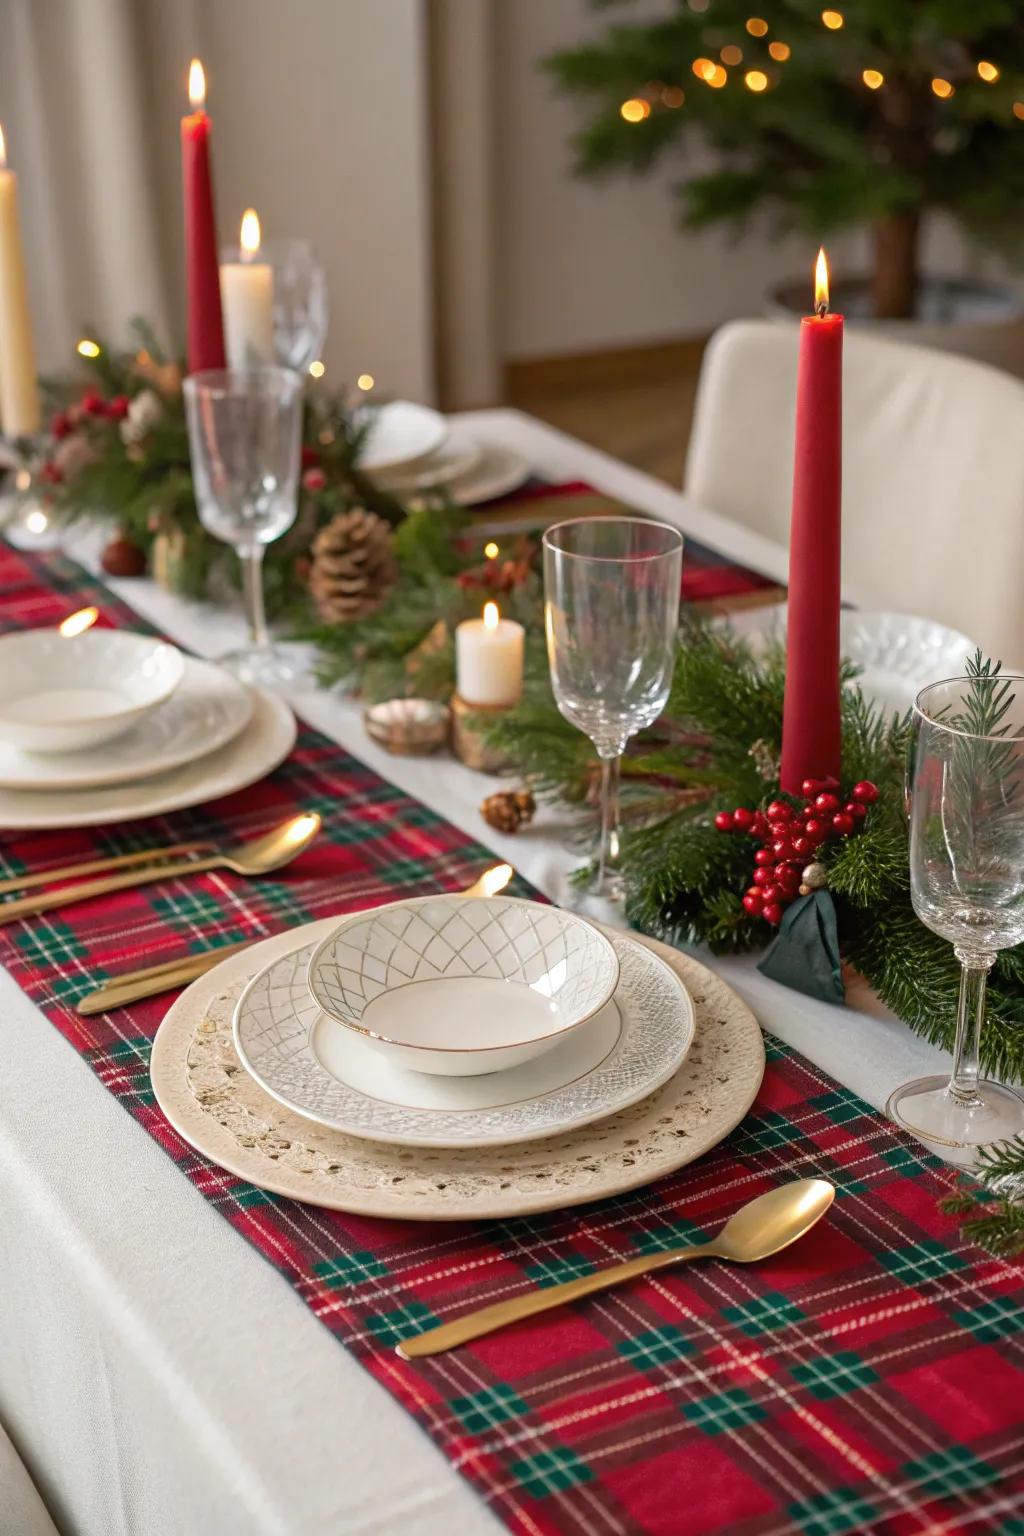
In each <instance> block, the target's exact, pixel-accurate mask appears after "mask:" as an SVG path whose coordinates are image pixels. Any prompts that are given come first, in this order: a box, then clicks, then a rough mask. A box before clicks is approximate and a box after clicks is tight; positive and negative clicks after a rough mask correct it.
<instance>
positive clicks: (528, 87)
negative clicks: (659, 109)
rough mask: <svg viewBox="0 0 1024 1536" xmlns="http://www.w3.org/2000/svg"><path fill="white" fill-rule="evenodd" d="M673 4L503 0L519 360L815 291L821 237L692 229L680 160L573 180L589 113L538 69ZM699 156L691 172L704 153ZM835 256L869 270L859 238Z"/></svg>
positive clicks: (949, 243) (945, 243)
mask: <svg viewBox="0 0 1024 1536" xmlns="http://www.w3.org/2000/svg"><path fill="white" fill-rule="evenodd" d="M667 8H668V0H638V3H636V4H634V5H631V6H628V7H622V6H619V7H615V8H613V9H611V10H607V9H605V10H601V9H598V10H597V11H595V10H594V9H593V8H592V7H591V5H589V4H588V3H587V0H498V8H497V24H498V59H499V69H498V82H499V88H498V98H497V106H498V113H499V165H500V183H499V185H500V194H499V200H498V213H499V249H500V265H499V290H500V302H499V313H500V315H501V321H502V345H503V350H504V352H505V355H506V356H507V357H509V358H513V359H514V358H524V357H543V356H548V355H556V354H558V353H562V352H577V351H587V350H589V349H600V348H602V347H608V346H615V345H628V344H629V343H633V342H637V343H642V342H649V341H663V340H667V339H673V338H677V337H685V336H699V335H705V334H707V332H708V331H710V330H712V329H713V328H714V327H715V326H716V325H719V324H720V323H721V322H722V321H724V320H727V319H730V318H733V317H736V316H741V315H751V314H757V313H758V312H759V310H760V302H761V295H762V293H763V291H764V290H765V288H766V287H768V286H769V285H770V284H772V283H774V282H775V281H777V280H778V279H780V278H784V277H790V276H793V275H797V276H799V274H800V273H801V271H806V272H807V276H808V287H810V282H811V267H812V262H813V257H814V249H813V242H812V241H811V240H806V241H804V240H800V239H797V238H795V237H790V238H788V239H787V240H785V241H784V242H781V243H776V242H774V241H773V240H771V239H770V238H769V236H768V233H767V232H766V230H765V228H764V226H760V227H758V226H757V225H752V226H751V227H750V229H749V231H748V232H747V233H746V234H745V235H744V237H743V238H742V239H741V240H739V241H734V240H732V239H731V238H730V236H729V235H728V234H727V233H726V232H724V231H721V230H715V231H703V232H701V233H700V234H696V233H693V232H692V231H682V230H681V229H680V228H679V224H678V215H677V208H676V203H675V201H674V199H673V197H672V194H671V187H672V183H673V181H674V180H675V179H677V178H678V174H679V169H678V167H679V163H678V162H677V166H676V168H675V169H673V167H672V166H671V164H669V163H667V162H666V165H665V166H664V167H659V168H658V169H657V170H656V171H655V172H654V173H652V174H651V175H649V176H648V177H646V178H643V179H641V178H637V177H635V176H632V177H631V176H628V175H621V176H614V177H612V178H609V179H607V180H601V181H596V182H595V181H580V180H577V179H576V178H575V177H573V175H572V174H571V162H572V155H571V151H570V148H569V139H570V136H571V134H572V131H573V128H574V126H575V125H576V124H577V123H578V122H579V118H578V115H577V113H578V107H577V104H576V103H574V102H572V101H570V100H569V99H567V98H566V97H565V96H562V95H560V94H558V92H557V91H556V89H555V86H554V83H553V82H552V80H551V78H550V77H549V76H548V75H547V74H546V73H545V72H544V71H542V70H541V69H540V68H539V61H540V60H541V59H542V58H543V57H544V56H545V55H546V54H548V53H551V52H553V51H554V50H555V49H558V48H565V47H571V46H572V45H573V44H575V43H578V42H580V41H582V40H583V39H584V38H586V37H588V36H595V35H597V34H599V33H601V32H602V31H604V29H605V28H606V27H607V26H608V25H609V24H610V22H611V21H613V20H615V19H617V18H620V19H621V20H623V21H629V20H632V19H641V18H643V17H644V16H645V15H649V16H657V15H664V14H665V12H666V10H667ZM681 110H682V111H684V112H685V110H686V108H685V107H683V108H682V109H681ZM687 153H688V154H690V155H691V157H692V158H691V161H690V164H691V165H692V163H693V160H694V159H700V158H702V156H701V151H699V150H690V149H688V150H687ZM929 249H930V251H931V252H932V253H933V256H934V259H935V260H936V262H937V263H938V265H940V266H941V267H942V268H943V269H945V270H947V271H963V270H964V269H965V267H966V266H967V265H969V264H970V265H971V266H973V268H974V269H977V268H978V265H979V262H978V257H977V255H976V253H965V252H964V249H963V246H962V244H961V242H960V241H959V239H958V238H957V237H956V235H955V234H953V233H951V232H950V231H949V230H948V229H946V230H943V229H941V228H940V229H938V230H936V231H935V235H934V239H933V240H932V241H931V242H930V247H929ZM829 254H830V256H831V257H832V261H833V267H834V268H835V269H836V270H839V271H842V270H843V268H844V267H845V268H846V270H848V271H849V270H853V269H855V268H861V269H863V267H864V265H865V256H866V250H865V245H864V241H863V239H862V238H861V237H858V236H847V237H844V238H842V239H832V240H830V242H829Z"/></svg>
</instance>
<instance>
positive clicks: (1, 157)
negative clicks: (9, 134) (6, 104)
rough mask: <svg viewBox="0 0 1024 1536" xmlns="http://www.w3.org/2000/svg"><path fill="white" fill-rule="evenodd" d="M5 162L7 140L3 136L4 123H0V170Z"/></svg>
mask: <svg viewBox="0 0 1024 1536" xmlns="http://www.w3.org/2000/svg"><path fill="white" fill-rule="evenodd" d="M6 164H7V140H6V139H5V138H4V125H3V123H0V171H2V170H3V168H4V166H5V165H6Z"/></svg>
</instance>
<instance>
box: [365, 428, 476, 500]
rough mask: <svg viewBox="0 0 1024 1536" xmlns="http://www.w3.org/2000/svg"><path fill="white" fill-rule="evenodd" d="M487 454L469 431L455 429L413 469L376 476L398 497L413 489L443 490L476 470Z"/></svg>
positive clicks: (392, 471) (376, 478) (406, 468)
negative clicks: (467, 432)
mask: <svg viewBox="0 0 1024 1536" xmlns="http://www.w3.org/2000/svg"><path fill="white" fill-rule="evenodd" d="M482 455H483V449H482V448H481V446H480V444H479V443H477V442H475V441H474V440H473V438H471V437H468V436H467V435H466V433H465V432H452V433H450V434H449V436H448V437H447V438H446V440H445V442H444V443H443V444H442V446H441V447H440V448H439V449H438V450H437V452H436V453H432V454H431V455H430V457H429V458H428V459H423V460H422V461H421V462H420V463H417V464H414V465H413V466H412V467H411V468H410V467H408V466H405V467H403V468H401V469H394V470H390V471H387V470H386V471H384V472H383V473H381V474H377V475H375V476H374V479H375V480H376V481H377V483H378V484H379V485H380V487H381V489H382V490H385V491H390V492H391V494H392V495H395V496H407V495H409V494H410V493H411V492H413V491H430V490H439V489H441V488H443V487H444V486H447V485H451V484H452V483H453V481H455V480H458V479H460V478H461V477H464V476H466V475H468V473H469V471H470V470H472V469H475V468H476V466H477V464H478V463H479V462H480V459H481V457H482Z"/></svg>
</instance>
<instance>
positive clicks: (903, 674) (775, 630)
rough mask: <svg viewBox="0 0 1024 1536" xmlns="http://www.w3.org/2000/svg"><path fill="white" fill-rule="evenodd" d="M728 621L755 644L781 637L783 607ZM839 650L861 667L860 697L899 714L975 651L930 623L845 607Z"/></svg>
mask: <svg viewBox="0 0 1024 1536" xmlns="http://www.w3.org/2000/svg"><path fill="white" fill-rule="evenodd" d="M726 622H728V624H729V625H730V627H731V628H733V629H735V630H737V631H738V632H739V633H741V634H745V635H747V636H748V638H751V639H754V640H757V639H758V638H759V637H764V639H769V638H774V639H784V638H785V634H786V605H785V603H780V604H779V605H778V606H777V607H775V608H771V609H763V608H762V609H751V610H750V611H749V612H747V613H745V614H744V613H737V614H731V615H730V616H729V618H728V620H727V621H726ZM839 648H840V650H841V652H842V654H843V655H844V656H845V657H846V658H847V659H848V660H849V661H852V662H853V663H854V665H855V666H856V667H858V668H859V669H860V676H859V677H858V678H857V682H858V683H859V685H860V688H861V690H862V692H863V694H864V697H865V698H866V699H867V700H868V701H869V702H870V703H873V704H877V705H879V706H880V707H881V708H882V709H885V710H899V712H900V713H901V714H902V713H904V712H905V711H906V710H908V709H909V708H910V707H911V705H912V704H913V702H914V700H915V699H916V698H917V695H918V694H919V693H920V691H921V689H922V688H926V687H927V686H928V684H929V683H935V682H939V681H941V680H942V679H943V678H946V677H962V676H963V675H964V671H965V669H966V663H967V659H968V657H970V656H973V654H974V650H975V646H974V642H973V641H972V640H969V639H968V638H967V636H966V635H961V634H960V633H959V632H958V631H957V630H955V629H948V628H947V627H946V625H945V624H938V623H936V622H935V620H934V619H921V618H917V617H916V616H915V615H913V614H909V613H874V612H871V611H870V610H868V609H860V608H844V610H843V612H842V613H841V614H840V616H839Z"/></svg>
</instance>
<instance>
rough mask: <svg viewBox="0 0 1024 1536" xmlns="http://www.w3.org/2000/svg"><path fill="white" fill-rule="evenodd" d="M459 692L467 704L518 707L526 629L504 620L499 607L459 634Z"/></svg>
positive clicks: (487, 609) (464, 625) (488, 607)
mask: <svg viewBox="0 0 1024 1536" xmlns="http://www.w3.org/2000/svg"><path fill="white" fill-rule="evenodd" d="M455 688H456V691H457V693H458V694H459V697H460V698H462V699H464V700H465V701H466V703H467V704H491V705H508V704H517V703H518V702H519V697H520V695H521V694H522V691H523V626H522V625H521V624H516V623H515V621H514V620H513V619H503V618H501V616H500V615H499V613H498V605H497V603H485V604H484V613H483V618H481V619H466V621H465V622H464V623H462V624H460V625H459V626H458V627H457V629H456V631H455Z"/></svg>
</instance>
